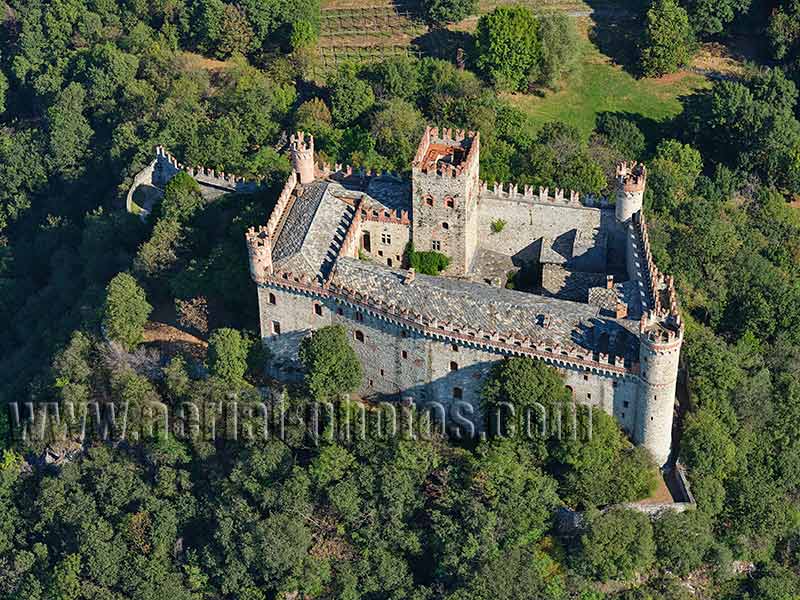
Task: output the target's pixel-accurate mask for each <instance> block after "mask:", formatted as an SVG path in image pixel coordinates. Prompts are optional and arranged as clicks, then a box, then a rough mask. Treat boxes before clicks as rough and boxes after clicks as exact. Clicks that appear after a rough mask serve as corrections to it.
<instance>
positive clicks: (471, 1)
mask: <svg viewBox="0 0 800 600" xmlns="http://www.w3.org/2000/svg"><path fill="white" fill-rule="evenodd" d="M423 10H424V11H425V18H426V19H427V21H428V22H429V23H430V24H431V25H434V26H435V27H444V26H445V25H447V24H448V23H458V22H459V21H463V20H464V19H466V18H467V17H468V16H470V15H472V14H474V13H475V11H476V10H478V0H424V4H423Z"/></svg>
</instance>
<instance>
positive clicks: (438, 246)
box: [431, 240, 442, 252]
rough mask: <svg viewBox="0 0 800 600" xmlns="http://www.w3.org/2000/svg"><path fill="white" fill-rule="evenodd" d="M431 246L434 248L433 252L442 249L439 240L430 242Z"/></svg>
mask: <svg viewBox="0 0 800 600" xmlns="http://www.w3.org/2000/svg"><path fill="white" fill-rule="evenodd" d="M431 248H432V249H433V250H434V252H439V251H440V250H441V249H442V242H440V241H439V240H434V241H433V242H431Z"/></svg>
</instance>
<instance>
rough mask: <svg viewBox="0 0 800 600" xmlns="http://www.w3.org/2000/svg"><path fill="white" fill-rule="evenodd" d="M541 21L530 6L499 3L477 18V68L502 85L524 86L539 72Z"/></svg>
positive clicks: (536, 77)
mask: <svg viewBox="0 0 800 600" xmlns="http://www.w3.org/2000/svg"><path fill="white" fill-rule="evenodd" d="M538 32H539V21H538V20H537V19H536V16H535V15H534V14H533V11H531V9H530V8H528V7H524V6H499V7H497V8H495V9H494V10H493V11H492V12H491V13H488V14H486V15H483V16H482V17H481V18H480V20H479V21H478V29H477V32H476V37H475V51H476V55H477V61H476V62H477V65H478V68H479V69H480V70H481V71H482V72H483V73H484V74H485V75H486V77H488V78H489V79H490V80H491V82H492V83H493V84H494V85H495V86H497V87H498V88H499V89H503V90H521V89H524V88H525V87H526V85H527V83H528V82H529V81H535V80H536V79H538V77H539V74H540V61H541V55H542V49H541V43H540V41H539V33H538Z"/></svg>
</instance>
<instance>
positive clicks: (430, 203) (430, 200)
mask: <svg viewBox="0 0 800 600" xmlns="http://www.w3.org/2000/svg"><path fill="white" fill-rule="evenodd" d="M425 204H427V205H428V206H433V196H426V197H425Z"/></svg>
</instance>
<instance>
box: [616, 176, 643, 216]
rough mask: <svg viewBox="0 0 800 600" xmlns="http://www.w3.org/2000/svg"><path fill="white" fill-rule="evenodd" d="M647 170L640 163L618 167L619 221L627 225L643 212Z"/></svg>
mask: <svg viewBox="0 0 800 600" xmlns="http://www.w3.org/2000/svg"><path fill="white" fill-rule="evenodd" d="M646 184H647V169H646V168H645V166H644V165H642V164H640V163H636V162H633V163H621V164H619V165H617V183H616V188H617V189H616V192H617V220H618V221H619V222H620V223H625V222H627V221H628V220H630V218H631V217H632V216H633V214H634V213H637V212H639V211H640V210H642V204H643V203H644V189H645V185H646Z"/></svg>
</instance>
